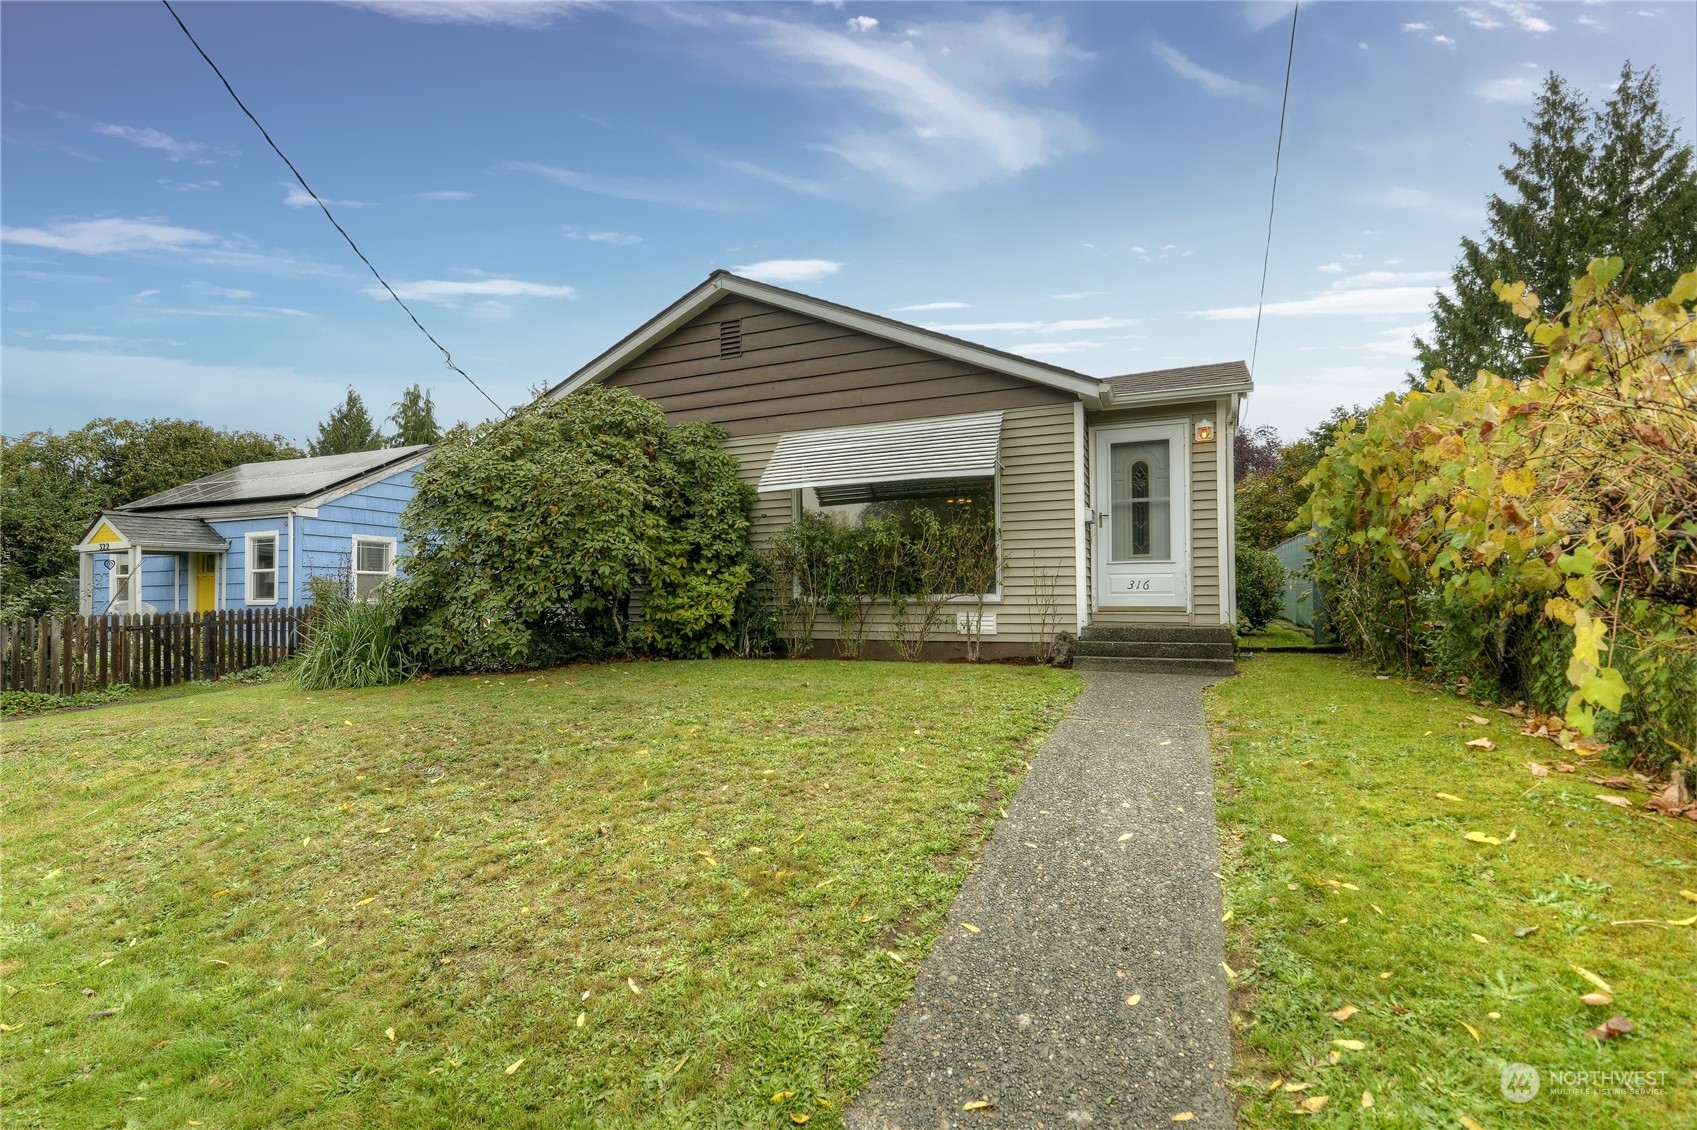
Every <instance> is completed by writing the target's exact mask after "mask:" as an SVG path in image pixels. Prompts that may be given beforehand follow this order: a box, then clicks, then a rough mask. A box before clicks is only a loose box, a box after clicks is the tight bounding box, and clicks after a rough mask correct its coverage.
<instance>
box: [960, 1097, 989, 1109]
mask: <svg viewBox="0 0 1697 1130" xmlns="http://www.w3.org/2000/svg"><path fill="white" fill-rule="evenodd" d="M960 1108H961V1109H962V1110H989V1109H990V1100H989V1099H973V1100H972V1101H971V1102H969V1103H962V1104H961V1107H960Z"/></svg>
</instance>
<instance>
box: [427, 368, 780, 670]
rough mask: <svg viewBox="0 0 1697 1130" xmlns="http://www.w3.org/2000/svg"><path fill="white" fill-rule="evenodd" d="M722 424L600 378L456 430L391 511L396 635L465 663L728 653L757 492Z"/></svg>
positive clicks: (437, 661) (508, 664)
mask: <svg viewBox="0 0 1697 1130" xmlns="http://www.w3.org/2000/svg"><path fill="white" fill-rule="evenodd" d="M722 435H723V433H721V432H720V431H719V429H718V428H716V427H713V426H712V425H709V424H703V423H694V422H691V423H682V424H678V425H669V424H667V422H666V418H665V416H664V414H663V413H662V412H661V411H660V409H659V407H658V406H656V405H655V404H653V403H652V402H650V401H647V400H644V399H642V398H641V397H638V396H636V395H634V394H632V393H630V392H629V391H627V390H624V389H610V388H604V387H600V386H592V387H590V388H586V389H583V390H581V391H579V392H575V393H573V394H571V395H570V396H567V397H564V398H562V399H561V400H558V401H553V402H549V403H545V404H538V405H535V406H533V407H531V408H529V409H527V410H525V411H523V412H521V413H519V414H518V415H516V416H513V417H512V418H510V419H506V420H500V421H496V422H494V423H490V424H485V425H481V426H479V427H478V428H475V429H467V428H457V429H455V430H454V431H453V432H452V433H450V434H449V436H448V437H447V438H446V439H445V440H443V442H442V443H441V444H439V445H438V446H437V447H436V448H435V449H434V450H433V451H432V452H431V454H430V458H429V459H428V460H427V461H426V462H425V463H424V465H423V466H422V467H421V468H420V469H419V471H418V473H417V474H416V475H415V476H414V478H413V488H414V494H413V499H412V502H411V503H410V504H409V505H408V506H407V509H406V512H405V513H404V514H403V515H402V519H401V524H402V529H403V531H404V532H405V535H406V541H407V546H408V548H407V552H406V554H405V556H404V557H403V559H402V560H401V562H400V563H399V568H400V571H401V573H402V574H403V576H404V579H403V580H401V581H400V582H399V583H398V584H397V586H396V591H395V601H396V603H397V606H398V608H399V610H400V615H401V623H402V624H403V625H404V635H405V638H406V640H407V643H408V646H409V648H411V649H412V651H413V653H414V654H416V655H417V656H418V658H419V659H420V660H421V661H422V662H423V663H425V664H426V665H427V666H429V667H431V668H435V669H470V670H491V669H503V668H514V667H535V666H547V665H550V664H555V663H561V662H565V661H568V660H571V659H578V658H595V657H599V656H604V655H608V654H614V653H619V652H624V651H629V650H635V649H648V650H651V651H653V652H655V653H657V654H660V655H673V656H698V655H706V654H710V653H713V652H716V651H729V650H732V649H733V648H735V647H736V646H737V644H738V642H739V633H738V631H737V628H736V627H735V622H736V619H737V616H738V607H739V598H740V597H741V595H742V593H743V591H744V589H746V588H747V586H748V584H749V582H750V580H751V579H752V577H753V566H754V561H753V555H752V552H751V550H750V547H749V542H748V523H749V511H750V509H751V507H752V505H753V500H754V492H753V490H752V489H751V488H750V487H748V486H746V485H745V484H743V483H742V482H741V481H740V480H739V479H738V477H737V463H736V459H735V458H734V457H733V456H731V455H730V454H728V453H727V452H726V451H725V450H724V449H723V448H722V447H721V446H720V445H719V440H720V438H722ZM638 596H640V598H641V600H642V620H641V622H640V626H639V627H637V628H635V629H634V630H633V627H632V623H631V603H632V599H633V597H638Z"/></svg>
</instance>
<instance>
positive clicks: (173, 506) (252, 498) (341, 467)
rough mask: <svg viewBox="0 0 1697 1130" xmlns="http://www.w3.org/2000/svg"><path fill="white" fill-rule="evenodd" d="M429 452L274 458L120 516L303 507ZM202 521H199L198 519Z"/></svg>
mask: <svg viewBox="0 0 1697 1130" xmlns="http://www.w3.org/2000/svg"><path fill="white" fill-rule="evenodd" d="M429 450H430V446H429V445H428V444H419V445H416V446H413V447H386V448H382V449H380V450H377V451H355V452H350V453H349V454H347V455H318V456H313V457H310V458H306V459H274V460H271V461H270V462H266V463H243V464H241V465H240V466H238V467H231V468H229V469H228V470H224V471H217V472H214V473H213V474H210V475H207V476H205V477H203V478H199V479H196V480H194V481H193V482H192V483H184V484H183V485H182V486H178V487H172V488H171V489H170V490H163V491H160V492H159V493H158V494H150V495H148V496H147V497H146V498H141V499H137V500H136V501H134V502H131V503H128V504H126V505H124V506H121V507H119V508H118V510H119V512H130V513H133V512H137V511H152V510H180V509H183V508H186V507H207V506H216V505H220V504H226V503H253V502H278V503H290V504H294V503H299V502H301V501H303V500H305V499H309V498H313V497H315V496H317V495H321V494H326V493H328V492H330V491H333V490H335V489H337V488H338V487H343V486H346V485H348V484H349V483H352V482H355V481H357V480H359V479H363V478H367V477H370V476H372V475H374V474H377V473H379V472H393V471H397V470H400V469H402V467H403V465H405V464H406V463H408V462H409V461H414V460H416V459H418V458H420V457H422V456H423V455H424V453H425V452H427V451H429ZM196 520H198V519H196Z"/></svg>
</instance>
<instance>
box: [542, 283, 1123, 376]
mask: <svg viewBox="0 0 1697 1130" xmlns="http://www.w3.org/2000/svg"><path fill="white" fill-rule="evenodd" d="M724 294H735V295H739V296H741V297H743V298H753V299H757V300H759V301H761V302H767V303H770V304H771V305H773V306H777V307H779V308H781V309H785V310H791V311H794V312H795V313H798V314H805V315H807V316H808V317H811V318H817V319H819V320H820V321H823V322H830V323H831V324H833V325H839V326H844V327H846V328H848V329H852V330H857V331H859V332H861V333H866V334H870V335H872V336H874V337H880V338H884V339H885V340H887V341H894V342H896V343H897V344H900V345H907V346H911V347H913V348H915V349H922V350H925V351H926V352H929V353H935V354H938V355H939V356H943V357H949V358H952V359H954V360H957V361H965V362H967V363H968V364H973V365H977V366H979V367H981V368H984V369H989V370H991V371H992V372H999V373H1004V374H1006V375H1008V376H1012V377H1018V378H1020V379H1021V380H1027V381H1031V382H1032V383H1034V384H1040V385H1045V386H1047V387H1049V388H1056V389H1061V390H1062V391H1065V392H1070V393H1072V394H1073V395H1075V396H1078V397H1080V398H1082V399H1083V400H1084V401H1085V402H1086V405H1087V406H1092V407H1100V406H1101V405H1102V402H1103V398H1104V393H1103V391H1102V390H1103V387H1104V386H1103V382H1102V381H1101V380H1100V379H1098V378H1096V377H1089V376H1085V375H1084V374H1082V373H1074V372H1072V371H1070V370H1067V369H1060V368H1057V367H1055V366H1053V365H1044V364H1042V363H1040V362H1036V361H1028V360H1024V359H1022V358H1018V357H1014V356H1012V355H1009V354H1004V353H1001V352H999V351H997V350H993V349H989V348H988V347H985V346H980V345H974V344H973V343H971V342H967V341H961V340H959V339H958V338H951V337H948V336H947V335H944V334H939V333H936V332H934V331H932V330H926V329H922V328H920V327H918V326H910V325H908V324H906V323H905V322H897V321H894V320H892V319H889V318H882V317H879V316H878V315H876V314H868V313H866V312H865V311H863V310H855V309H853V308H852V307H848V306H842V305H839V304H837V303H835V302H826V301H824V300H823V299H818V298H813V297H810V296H808V295H805V294H797V293H796V292H795V291H790V290H784V289H783V288H781V287H773V286H768V285H766V284H765V283H760V282H755V281H754V280H752V279H745V278H742V277H741V276H738V275H733V274H730V273H728V272H724V271H715V272H714V273H713V274H712V275H711V276H710V277H709V278H708V279H707V281H706V282H704V283H702V284H701V285H700V286H698V287H696V288H695V289H694V290H692V291H690V292H689V293H688V294H686V295H684V296H683V297H682V298H680V299H678V300H677V301H676V302H674V303H672V305H670V306H668V307H667V308H666V309H664V310H662V311H661V312H660V313H659V314H657V315H655V316H654V317H652V318H650V319H649V320H648V321H646V322H644V323H643V324H642V325H641V326H639V327H637V329H635V330H634V331H632V332H631V333H629V334H627V335H626V336H625V337H624V338H622V339H621V340H620V341H619V342H618V344H616V345H614V346H613V347H612V348H611V349H609V350H607V351H606V352H605V353H603V354H601V355H600V356H599V357H597V358H595V360H593V361H591V362H590V363H589V364H587V365H585V366H584V367H583V368H581V369H579V370H578V371H577V372H575V373H573V374H572V375H571V376H569V377H567V378H566V379H565V380H563V381H561V382H560V383H559V384H557V385H555V386H554V387H553V388H551V389H549V390H548V392H547V393H545V394H544V395H545V396H546V397H547V398H548V399H549V400H558V399H559V398H560V397H562V396H566V395H568V394H570V393H573V392H576V391H577V390H578V389H580V388H582V387H584V386H585V385H588V384H592V383H594V382H595V381H598V380H601V379H602V378H604V377H606V376H608V375H610V374H612V373H614V372H616V371H617V370H618V369H619V368H620V367H621V366H623V365H624V364H625V363H626V362H627V361H630V360H631V359H632V358H634V357H636V356H637V355H639V354H640V353H642V351H643V350H645V349H647V348H648V347H649V346H651V345H653V344H654V343H655V342H658V341H660V340H661V339H663V338H664V337H666V335H668V334H670V333H671V332H672V331H674V330H676V329H677V328H678V327H679V326H681V325H683V324H684V323H685V322H687V321H689V320H690V319H691V318H693V317H695V315H697V314H699V313H700V312H701V311H703V310H705V309H707V307H709V306H711V305H712V304H713V303H714V302H716V301H718V299H719V297H720V296H721V295H724Z"/></svg>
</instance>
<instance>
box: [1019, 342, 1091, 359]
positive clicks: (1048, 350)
mask: <svg viewBox="0 0 1697 1130" xmlns="http://www.w3.org/2000/svg"><path fill="white" fill-rule="evenodd" d="M1009 348H1010V349H1011V350H1012V351H1013V352H1014V353H1023V354H1025V355H1026V356H1027V357H1053V356H1055V355H1056V354H1061V353H1086V352H1089V351H1090V350H1092V349H1101V348H1103V345H1102V343H1101V342H1099V341H1034V342H1031V343H1030V344H1028V345H1014V346H1010V347H1009Z"/></svg>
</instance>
